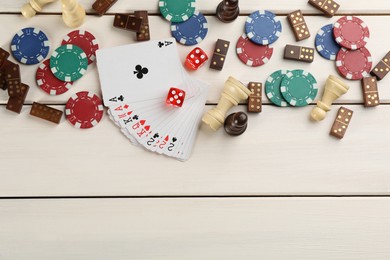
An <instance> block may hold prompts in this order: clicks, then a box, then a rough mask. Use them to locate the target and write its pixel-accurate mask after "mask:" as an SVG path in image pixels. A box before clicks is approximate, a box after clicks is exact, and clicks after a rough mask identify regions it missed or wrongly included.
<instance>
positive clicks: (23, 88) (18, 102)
mask: <svg viewBox="0 0 390 260" xmlns="http://www.w3.org/2000/svg"><path fill="white" fill-rule="evenodd" d="M29 89H30V87H29V86H28V85H26V84H23V83H21V84H20V95H19V96H12V97H11V96H10V97H9V99H8V102H7V106H6V109H8V110H10V111H12V112H15V113H18V114H20V111H22V108H23V104H24V101H25V100H26V97H27V93H28V90H29Z"/></svg>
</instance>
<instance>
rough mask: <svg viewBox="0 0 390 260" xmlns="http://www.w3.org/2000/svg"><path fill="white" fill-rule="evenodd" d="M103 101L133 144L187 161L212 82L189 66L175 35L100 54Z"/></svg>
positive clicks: (98, 52) (114, 48) (99, 51)
mask: <svg viewBox="0 0 390 260" xmlns="http://www.w3.org/2000/svg"><path fill="white" fill-rule="evenodd" d="M96 58H97V65H98V71H99V77H100V83H101V88H102V94H103V101H104V105H105V106H106V107H108V114H109V116H110V119H111V120H112V121H113V122H114V123H115V124H116V125H117V126H118V127H120V130H121V132H122V133H123V134H124V135H125V136H126V137H127V138H128V139H129V140H130V141H131V143H132V144H134V145H141V146H143V147H145V148H146V149H148V150H150V151H153V152H156V153H159V154H165V155H167V156H170V157H174V158H177V159H179V160H183V161H184V160H187V159H188V158H189V156H190V153H191V150H192V146H193V144H194V141H195V137H196V133H197V130H198V125H199V122H200V119H201V116H202V112H203V108H204V104H205V102H206V97H207V92H208V85H206V84H205V83H203V82H200V81H198V80H196V79H193V78H191V77H190V76H189V75H188V74H187V72H186V71H185V70H184V68H183V66H182V64H181V62H180V59H179V56H178V52H177V47H176V42H175V39H173V38H169V39H166V40H159V41H148V42H144V43H136V44H130V45H126V46H119V47H113V48H107V49H101V50H98V51H97V53H96Z"/></svg>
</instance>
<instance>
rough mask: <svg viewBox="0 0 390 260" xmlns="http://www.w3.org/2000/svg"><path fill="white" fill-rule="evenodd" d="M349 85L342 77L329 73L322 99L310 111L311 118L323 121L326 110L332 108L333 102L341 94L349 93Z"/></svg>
mask: <svg viewBox="0 0 390 260" xmlns="http://www.w3.org/2000/svg"><path fill="white" fill-rule="evenodd" d="M348 90H349V86H348V85H347V84H345V83H344V82H343V81H342V80H341V79H339V78H337V77H335V76H333V75H329V77H328V79H327V80H326V83H325V90H324V94H323V96H322V99H321V100H319V101H318V102H317V106H316V107H314V108H313V110H312V111H311V113H310V117H311V119H313V120H315V121H321V120H323V119H324V118H325V117H326V112H328V111H329V110H330V107H331V105H332V103H333V102H334V101H335V100H336V99H338V98H339V97H340V96H342V95H344V94H345V93H347V91H348Z"/></svg>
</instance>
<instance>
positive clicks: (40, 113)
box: [30, 102, 63, 124]
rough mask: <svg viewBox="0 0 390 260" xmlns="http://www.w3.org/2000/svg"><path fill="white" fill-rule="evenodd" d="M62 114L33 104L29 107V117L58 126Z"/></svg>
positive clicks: (53, 109)
mask: <svg viewBox="0 0 390 260" xmlns="http://www.w3.org/2000/svg"><path fill="white" fill-rule="evenodd" d="M62 114H63V112H62V111H61V110H58V109H55V108H52V107H49V106H46V105H43V104H39V103H38V102H34V103H33V104H32V106H31V110H30V115H32V116H36V117H39V118H41V119H44V120H47V121H50V122H53V123H55V124H59V123H60V121H61V117H62Z"/></svg>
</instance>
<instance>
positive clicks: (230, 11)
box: [217, 0, 240, 23]
mask: <svg viewBox="0 0 390 260" xmlns="http://www.w3.org/2000/svg"><path fill="white" fill-rule="evenodd" d="M239 13H240V9H239V7H238V0H222V2H221V3H219V5H218V7H217V17H218V19H219V20H221V21H222V22H224V23H230V22H233V21H234V20H235V19H236V18H237V16H238V14H239Z"/></svg>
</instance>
